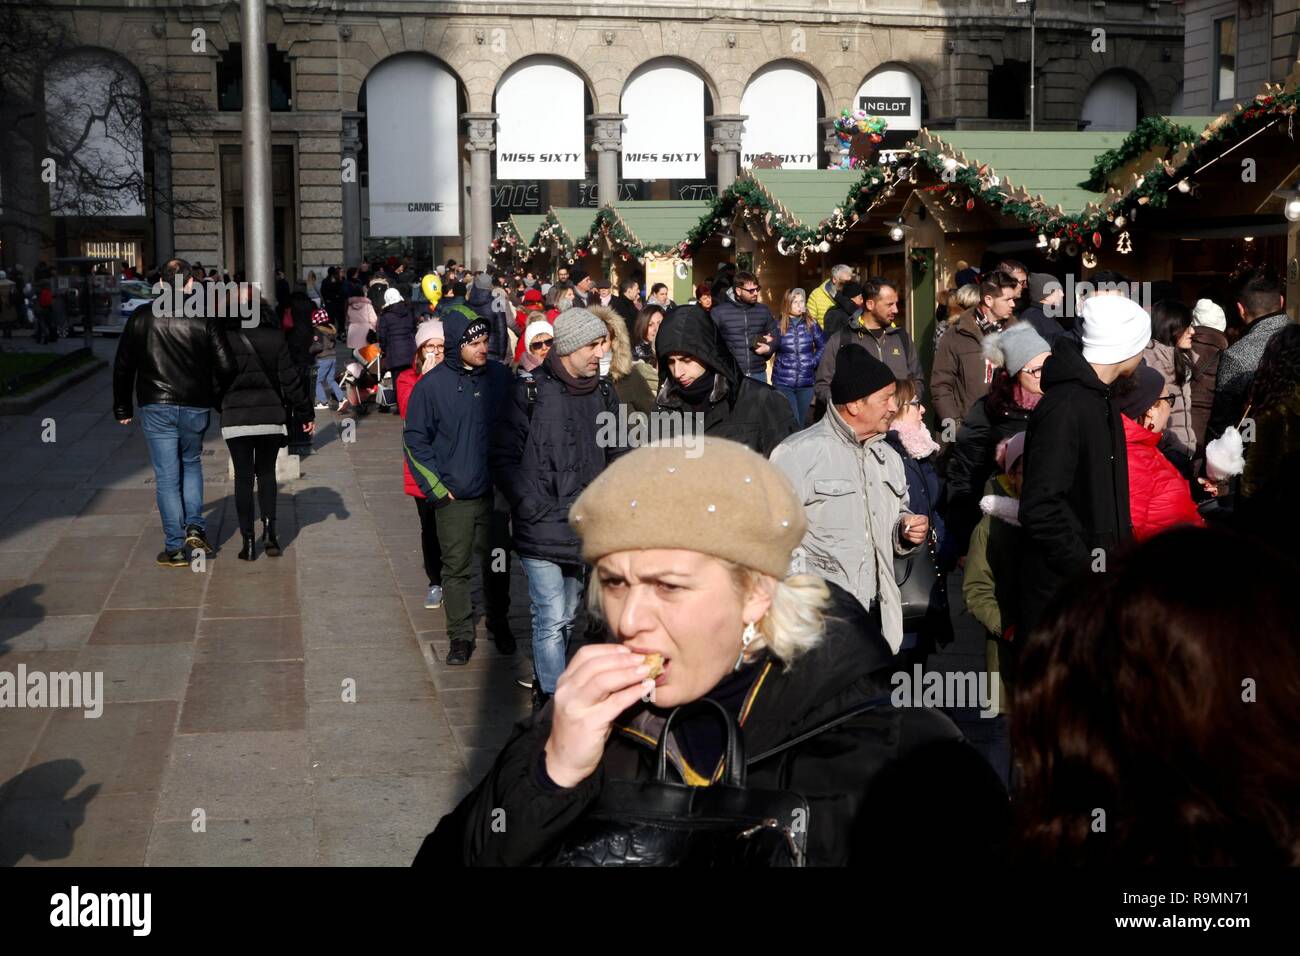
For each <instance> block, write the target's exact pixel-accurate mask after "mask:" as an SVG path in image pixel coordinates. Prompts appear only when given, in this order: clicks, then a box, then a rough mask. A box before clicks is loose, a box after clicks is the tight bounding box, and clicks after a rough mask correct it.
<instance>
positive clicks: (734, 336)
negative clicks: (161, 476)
mask: <svg viewBox="0 0 1300 956" xmlns="http://www.w3.org/2000/svg"><path fill="white" fill-rule="evenodd" d="M709 314H710V315H712V317H713V321H714V323H716V325H717V326H718V328H719V329H720V330H721V331H722V340H723V341H724V342H725V343H726V344H727V348H728V349H730V351H731V356H732V358H734V359H735V361H736V365H737V366H739V368H740V371H741V372H742V373H743V374H745V375H756V374H758V373H759V372H765V371H766V370H767V359H768V356H766V355H759V354H758V353H757V352H755V351H754V343H755V342H756V341H758V337H759V336H760V335H765V334H767V330H768V328H769V326H771V324H772V310H771V309H769V308H768V307H767V306H765V305H764V304H763V303H761V302H755V303H754V304H753V305H741V304H740V303H739V302H737V301H735V300H734V299H731V298H728V297H727V296H725V295H724V296H723V297H722V298H720V299H714V300H713V311H712V312H711V313H709Z"/></svg>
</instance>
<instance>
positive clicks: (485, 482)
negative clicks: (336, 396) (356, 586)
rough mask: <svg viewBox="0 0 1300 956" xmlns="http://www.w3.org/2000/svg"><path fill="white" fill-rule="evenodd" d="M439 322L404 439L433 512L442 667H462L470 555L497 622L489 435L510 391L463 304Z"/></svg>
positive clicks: (478, 322) (504, 646) (505, 641)
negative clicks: (443, 635) (431, 360)
mask: <svg viewBox="0 0 1300 956" xmlns="http://www.w3.org/2000/svg"><path fill="white" fill-rule="evenodd" d="M394 291H395V290H394ZM381 321H382V320H381ZM442 324H443V331H444V334H445V341H446V356H445V358H444V359H443V361H442V363H441V364H439V365H437V366H435V367H434V368H433V369H432V370H431V371H430V372H428V373H426V374H425V375H424V376H423V377H422V378H421V379H420V380H419V381H418V382H416V384H415V388H413V389H412V390H411V397H410V398H409V399H408V404H407V408H406V428H405V429H404V431H403V432H402V438H403V441H404V443H405V452H406V460H407V463H408V464H409V465H410V468H411V477H412V478H414V479H415V482H416V484H417V485H418V486H419V489H420V492H421V493H422V494H423V495H424V496H425V498H427V499H428V500H429V501H431V502H432V503H433V507H434V508H435V509H436V515H437V528H438V543H439V544H440V545H441V547H442V587H443V598H444V602H445V607H446V613H447V637H448V638H449V639H450V641H451V648H450V651H449V652H448V654H447V663H448V664H467V663H469V658H470V655H471V654H473V652H474V612H473V605H472V603H471V598H470V561H471V560H472V559H473V557H474V556H475V555H478V556H479V557H480V558H481V559H482V561H483V573H484V578H483V580H484V590H485V592H488V593H486V594H485V598H486V599H487V601H488V603H489V605H490V606H489V607H488V608H487V616H488V619H489V620H490V621H491V620H494V619H496V618H497V617H498V614H497V611H498V608H497V607H496V606H492V604H493V594H492V593H491V589H490V588H489V584H490V582H491V581H492V578H491V575H492V573H493V572H492V570H491V555H490V554H489V550H488V549H489V539H490V536H491V523H492V508H493V489H492V480H491V476H490V473H489V471H488V430H489V425H490V423H491V422H492V421H493V420H494V419H495V417H496V415H497V411H498V408H499V407H500V405H501V402H502V401H503V400H504V399H505V397H506V395H507V393H508V391H509V388H510V372H509V370H508V369H507V368H506V367H505V366H504V365H502V364H501V363H500V362H492V361H489V360H488V354H487V351H488V324H487V323H486V322H484V321H483V320H482V319H480V318H479V317H478V316H477V315H475V314H474V312H473V311H472V310H471V309H470V308H469V307H468V306H458V307H454V308H452V309H449V310H447V312H446V313H445V317H444V318H443V320H442ZM408 364H409V362H408ZM493 634H494V637H495V639H496V644H497V649H498V650H499V651H501V653H503V654H513V653H514V650H515V646H514V639H513V636H512V635H510V633H509V631H494V632H493Z"/></svg>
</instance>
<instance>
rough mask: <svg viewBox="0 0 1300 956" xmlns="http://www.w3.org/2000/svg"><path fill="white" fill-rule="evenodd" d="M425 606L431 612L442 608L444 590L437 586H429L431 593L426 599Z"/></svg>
mask: <svg viewBox="0 0 1300 956" xmlns="http://www.w3.org/2000/svg"><path fill="white" fill-rule="evenodd" d="M424 606H425V607H427V608H428V609H429V610H430V611H432V610H434V609H435V608H440V607H442V588H441V587H439V586H438V585H436V584H433V585H430V586H429V593H428V594H426V595H425V597H424Z"/></svg>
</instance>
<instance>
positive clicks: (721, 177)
mask: <svg viewBox="0 0 1300 956" xmlns="http://www.w3.org/2000/svg"><path fill="white" fill-rule="evenodd" d="M747 119H749V117H748V116H740V115H738V114H734V113H733V114H730V115H726V116H708V117H705V120H706V121H707V122H708V124H709V126H710V127H712V129H713V142H712V144H711V145H710V147H709V148H710V149H712V150H713V151H714V152H715V153H717V154H718V193H719V195H721V194H722V192H723V191H724V190H725V189H726V188H727V187H728V186H730V185H731V184H732V183H734V182H735V181H736V176H737V174H739V172H740V133H741V130H742V129H743V128H744V124H745V120H747Z"/></svg>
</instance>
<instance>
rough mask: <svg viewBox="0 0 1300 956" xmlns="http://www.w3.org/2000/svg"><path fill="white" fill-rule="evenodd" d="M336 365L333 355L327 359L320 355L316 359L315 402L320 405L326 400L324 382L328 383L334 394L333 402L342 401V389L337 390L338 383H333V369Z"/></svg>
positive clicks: (336, 361) (335, 358) (336, 359)
mask: <svg viewBox="0 0 1300 956" xmlns="http://www.w3.org/2000/svg"><path fill="white" fill-rule="evenodd" d="M338 364H339V360H338V357H337V356H334V355H331V356H329V358H326V357H325V356H324V355H321V356H320V357H319V358H317V359H316V401H317V402H319V403H320V404H322V405H324V404H325V402H326V401H327V400H328V399H327V398H326V395H325V383H326V382H329V386H330V391H332V392H333V393H334V400H335V401H336V402H341V401H343V397H344V396H343V389H341V388H339V383H338V382H336V381H334V369H335V368H336V367H337V366H338Z"/></svg>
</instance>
